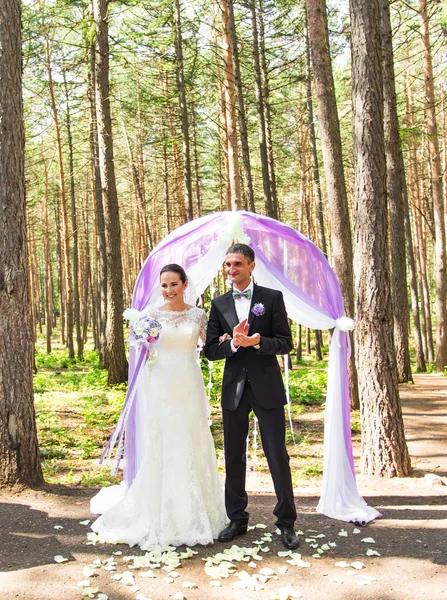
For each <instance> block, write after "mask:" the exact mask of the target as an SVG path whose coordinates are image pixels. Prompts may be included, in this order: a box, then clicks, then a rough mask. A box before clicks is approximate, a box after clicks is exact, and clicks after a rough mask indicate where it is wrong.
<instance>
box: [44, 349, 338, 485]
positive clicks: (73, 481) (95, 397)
mask: <svg viewBox="0 0 447 600" xmlns="http://www.w3.org/2000/svg"><path fill="white" fill-rule="evenodd" d="M42 348H44V346H43V345H42V346H41V347H38V350H37V353H36V366H37V373H36V374H35V377H34V392H35V408H36V421H37V428H38V435H39V444H40V454H41V459H42V466H43V471H44V476H45V479H46V481H47V482H49V483H62V484H66V485H82V486H105V485H110V484H112V483H115V482H116V481H118V479H119V478H114V477H112V475H111V474H110V468H109V467H108V466H100V465H99V464H98V461H99V458H100V456H101V454H102V452H103V449H104V447H105V445H106V443H107V440H108V439H109V437H110V435H111V433H112V431H113V429H114V426H115V425H116V423H117V420H118V418H119V414H120V411H121V407H122V405H123V402H124V398H125V395H126V390H127V385H126V384H121V385H116V386H111V387H110V386H108V385H107V372H106V371H105V370H104V369H101V368H100V367H99V361H98V356H97V353H96V352H94V351H92V350H89V351H86V352H85V353H84V359H83V360H82V361H80V360H78V359H77V358H75V359H69V358H68V354H67V351H66V350H65V349H57V348H55V349H54V350H53V351H52V353H51V354H46V352H44V351H43V349H42ZM201 367H202V372H203V376H204V381H205V385H206V384H207V383H208V381H209V364H208V361H207V360H206V359H204V358H202V359H201ZM223 367H224V363H223V361H218V362H214V363H213V367H212V381H213V387H212V388H211V390H210V404H211V419H212V425H211V431H212V434H213V437H214V441H215V447H216V454H217V457H218V463H219V470H220V471H221V470H222V467H223V432H222V420H221V408H220V393H221V382H222V374H223ZM289 380H290V396H291V401H292V418H293V421H294V432H295V444H294V443H293V438H292V434H291V432H290V431H289V430H287V437H286V441H287V444H288V448H289V454H290V457H291V464H292V469H293V471H294V473H295V475H294V477H297V478H300V479H302V478H303V477H318V476H320V475H321V468H322V458H321V457H322V436H323V424H322V418H323V412H322V406H323V403H324V396H325V389H326V383H327V373H326V364H325V363H324V362H321V363H317V366H312V364H309V363H307V364H306V363H304V362H303V363H302V364H301V365H299V366H296V365H294V368H293V370H290V371H289ZM315 417H316V418H315ZM307 419H310V421H309V422H308V421H307ZM258 441H259V442H260V438H258ZM258 454H259V465H258V469H259V470H260V471H261V472H262V471H265V472H267V471H268V467H267V464H266V461H265V458H264V456H263V452H262V448H261V446H260V447H259V450H258Z"/></svg>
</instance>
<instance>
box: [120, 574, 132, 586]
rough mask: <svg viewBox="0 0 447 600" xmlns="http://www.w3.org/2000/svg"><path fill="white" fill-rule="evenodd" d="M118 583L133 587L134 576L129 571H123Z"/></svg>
mask: <svg viewBox="0 0 447 600" xmlns="http://www.w3.org/2000/svg"><path fill="white" fill-rule="evenodd" d="M120 583H122V584H123V585H135V579H134V576H133V575H132V573H131V572H130V571H124V573H122V575H121V579H120Z"/></svg>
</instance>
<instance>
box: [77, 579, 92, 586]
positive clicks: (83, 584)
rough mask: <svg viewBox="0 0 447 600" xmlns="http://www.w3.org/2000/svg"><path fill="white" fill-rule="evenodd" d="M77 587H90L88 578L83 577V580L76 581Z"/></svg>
mask: <svg viewBox="0 0 447 600" xmlns="http://www.w3.org/2000/svg"><path fill="white" fill-rule="evenodd" d="M78 587H83V588H85V587H90V580H89V579H84V581H78Z"/></svg>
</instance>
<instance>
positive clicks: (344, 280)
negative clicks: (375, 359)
mask: <svg viewBox="0 0 447 600" xmlns="http://www.w3.org/2000/svg"><path fill="white" fill-rule="evenodd" d="M306 7H307V16H308V27H309V42H310V47H311V56H312V67H313V75H314V80H313V82H314V90H315V96H316V109H317V117H318V124H319V128H320V136H321V145H322V150H323V165H324V172H325V176H326V188H327V201H328V205H329V214H330V215H331V227H330V229H331V250H332V251H331V261H332V264H333V266H334V271H335V273H336V275H337V278H338V281H339V282H340V287H341V291H342V294H343V300H344V304H345V311H346V313H347V314H348V315H349V316H351V317H354V273H353V268H352V261H353V257H352V235H351V225H350V219H349V208H348V197H347V193H346V183H345V175H344V170H343V153H342V145H341V135H340V123H339V120H338V111H337V102H336V97H335V87H334V78H333V75H332V64H331V55H330V48H329V35H328V27H327V14H326V2H325V0H313V1H309V0H307V3H306ZM350 337H351V344H352V353H351V358H350V359H349V363H348V368H349V384H350V395H351V406H352V408H355V409H358V408H359V407H360V402H359V391H358V377H357V368H356V365H355V347H354V336H353V334H350Z"/></svg>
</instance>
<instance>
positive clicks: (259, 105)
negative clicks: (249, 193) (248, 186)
mask: <svg viewBox="0 0 447 600" xmlns="http://www.w3.org/2000/svg"><path fill="white" fill-rule="evenodd" d="M250 12H251V31H252V42H253V48H252V54H253V69H254V73H255V88H256V111H257V113H258V135H259V153H260V156H261V171H262V188H263V190H264V204H265V211H266V213H267V214H268V215H269V216H271V217H273V218H275V219H277V218H278V212H277V206H276V203H275V204H274V203H273V199H272V190H271V183H270V176H269V160H268V153H267V134H266V128H265V107H264V90H263V89H262V77H261V60H260V56H259V54H260V53H259V34H258V22H257V21H258V17H257V14H256V0H250Z"/></svg>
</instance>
